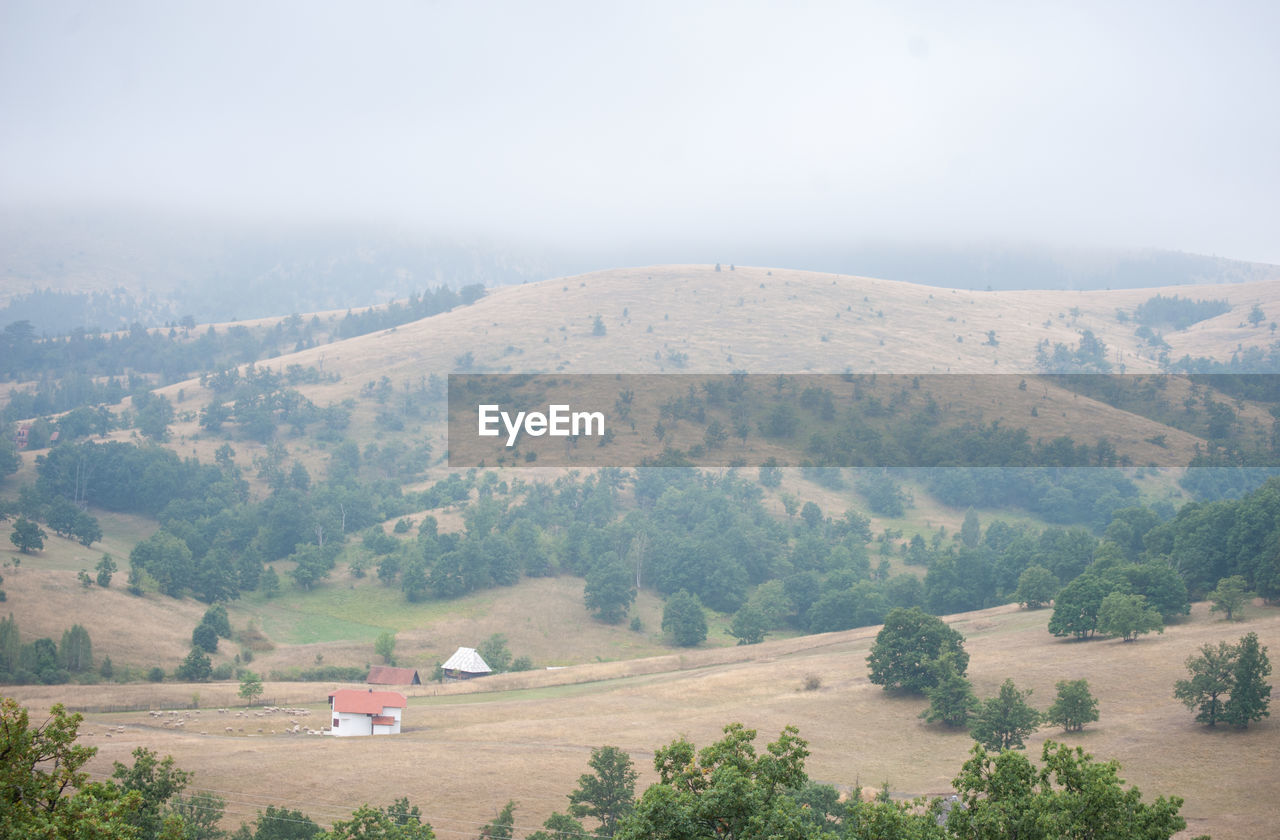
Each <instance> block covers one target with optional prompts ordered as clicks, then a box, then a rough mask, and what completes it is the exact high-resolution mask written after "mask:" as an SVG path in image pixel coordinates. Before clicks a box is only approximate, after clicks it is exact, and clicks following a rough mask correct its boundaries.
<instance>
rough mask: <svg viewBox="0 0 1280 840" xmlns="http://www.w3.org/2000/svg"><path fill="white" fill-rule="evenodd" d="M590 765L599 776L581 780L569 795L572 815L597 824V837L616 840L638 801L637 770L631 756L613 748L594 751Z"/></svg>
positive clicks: (585, 774)
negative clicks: (588, 818)
mask: <svg viewBox="0 0 1280 840" xmlns="http://www.w3.org/2000/svg"><path fill="white" fill-rule="evenodd" d="M587 763H588V764H590V765H591V769H592V770H594V771H595V773H584V774H582V775H581V776H579V777H578V787H577V788H575V789H574V790H573V792H572V793H570V794H569V813H570V814H572V815H573V816H575V817H590V818H592V819H594V820H597V821H598V822H599V823H600V827H599V828H597V829H596V832H595V833H596V836H598V837H612V836H613V835H614V832H615V831H617V828H618V822H619V821H620V820H621V819H622V818H623V817H625V816H626V815H627V814H629V813H630V812H631V808H632V807H633V804H634V801H635V797H636V777H637V776H636V770H635V766H634V764H632V761H631V756H629V755H627V754H626V753H625V752H623V751H622V750H620V749H618V748H617V747H611V746H603V747H597V748H596V749H593V750H592V751H591V759H590V760H589V761H588V762H587Z"/></svg>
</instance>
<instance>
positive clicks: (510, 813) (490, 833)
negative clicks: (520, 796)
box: [478, 799, 516, 840]
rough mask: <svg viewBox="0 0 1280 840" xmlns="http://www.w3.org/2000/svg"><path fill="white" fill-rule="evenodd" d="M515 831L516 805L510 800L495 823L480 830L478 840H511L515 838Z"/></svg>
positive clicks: (495, 819) (494, 820)
mask: <svg viewBox="0 0 1280 840" xmlns="http://www.w3.org/2000/svg"><path fill="white" fill-rule="evenodd" d="M515 830H516V803H515V801H514V800H511V799H509V800H507V804H506V805H503V806H502V810H501V811H499V812H498V816H496V817H494V819H493V822H491V823H486V824H485V826H484V828H482V829H480V837H479V838H478V840H511V838H512V837H514V836H515Z"/></svg>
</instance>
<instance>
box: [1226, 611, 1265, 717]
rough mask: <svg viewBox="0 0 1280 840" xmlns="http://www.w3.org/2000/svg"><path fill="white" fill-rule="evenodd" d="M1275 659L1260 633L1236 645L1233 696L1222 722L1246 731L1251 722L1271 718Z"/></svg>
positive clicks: (1248, 636)
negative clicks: (1260, 642)
mask: <svg viewBox="0 0 1280 840" xmlns="http://www.w3.org/2000/svg"><path fill="white" fill-rule="evenodd" d="M1270 675H1271V660H1270V659H1268V658H1267V649H1266V648H1265V647H1262V646H1260V645H1259V644H1258V634H1257V633H1248V634H1246V635H1245V636H1244V637H1243V638H1241V639H1240V642H1239V644H1237V645H1236V652H1235V662H1234V663H1233V666H1232V669H1231V696H1230V697H1229V698H1228V699H1227V702H1226V703H1225V704H1224V705H1223V707H1222V719H1223V720H1224V721H1225V722H1227V723H1229V724H1231V725H1232V726H1234V727H1235V728H1236V729H1245V728H1246V727H1248V726H1249V724H1250V723H1252V722H1253V721H1256V720H1262V719H1263V718H1264V717H1270V715H1271V712H1270V711H1269V710H1268V708H1267V707H1268V706H1270V704H1271V686H1270V685H1269V684H1268V683H1267V677H1269V676H1270Z"/></svg>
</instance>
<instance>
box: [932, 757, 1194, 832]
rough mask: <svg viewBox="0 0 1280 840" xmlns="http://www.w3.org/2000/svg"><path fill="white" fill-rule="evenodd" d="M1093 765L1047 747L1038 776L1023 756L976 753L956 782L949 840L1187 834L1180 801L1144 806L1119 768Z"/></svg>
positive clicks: (1160, 799)
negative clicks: (956, 798) (963, 839)
mask: <svg viewBox="0 0 1280 840" xmlns="http://www.w3.org/2000/svg"><path fill="white" fill-rule="evenodd" d="M1092 758H1093V757H1092V756H1091V755H1089V754H1088V753H1086V752H1084V750H1082V749H1080V748H1079V747H1077V748H1075V749H1074V750H1073V749H1071V748H1070V747H1068V746H1066V745H1064V744H1058V743H1055V742H1053V741H1046V742H1045V744H1044V749H1043V750H1042V752H1041V760H1042V761H1043V762H1044V764H1043V766H1042V767H1041V768H1039V769H1037V768H1036V767H1035V766H1034V765H1033V764H1032V763H1031V761H1030V759H1028V758H1027V757H1026V756H1025V755H1023V754H1021V753H1017V752H1010V751H1005V752H1001V753H1000V754H998V755H991V754H989V753H988V752H987V751H986V750H985V749H983V748H982V747H981V746H980V745H979V746H975V747H974V748H973V752H972V753H971V758H970V759H969V760H968V761H966V762H965V764H964V767H963V768H962V769H961V772H960V775H959V776H957V777H956V779H955V780H954V782H953V783H952V784H953V785H954V787H955V790H956V791H957V793H958V794H959V797H960V802H959V807H955V808H952V809H951V812H950V813H949V814H948V815H947V822H946V827H947V836H949V837H983V838H988V837H989V838H1026V839H1027V840H1058V838H1086V837H1088V838H1096V840H1130V838H1144V840H1169V838H1171V837H1172V836H1173V835H1174V834H1176V833H1177V832H1179V831H1182V830H1183V829H1185V828H1186V826H1187V823H1186V820H1184V819H1183V818H1182V817H1181V816H1179V815H1178V810H1179V809H1180V808H1181V807H1182V799H1181V798H1179V797H1177V796H1172V797H1169V798H1167V799H1166V798H1165V797H1163V796H1161V797H1157V798H1156V800H1155V801H1154V802H1151V803H1146V802H1143V801H1142V793H1141V791H1139V790H1138V789H1137V788H1134V787H1131V788H1128V789H1125V788H1123V787H1122V785H1123V784H1124V782H1123V781H1122V780H1121V779H1120V778H1119V775H1118V773H1119V770H1120V765H1119V764H1117V763H1116V762H1114V761H1109V762H1106V763H1099V762H1095V761H1093V760H1092Z"/></svg>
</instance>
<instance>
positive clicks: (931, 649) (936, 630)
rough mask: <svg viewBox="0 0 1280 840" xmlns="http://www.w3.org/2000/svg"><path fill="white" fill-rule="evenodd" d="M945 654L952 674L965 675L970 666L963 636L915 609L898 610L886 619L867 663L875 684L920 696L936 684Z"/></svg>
mask: <svg viewBox="0 0 1280 840" xmlns="http://www.w3.org/2000/svg"><path fill="white" fill-rule="evenodd" d="M947 655H949V656H950V658H951V665H952V667H953V668H954V669H955V672H956V673H957V674H959V675H960V676H964V673H965V671H966V670H967V669H968V667H969V654H967V653H966V652H965V650H964V636H962V635H960V633H959V632H957V631H956V630H953V629H951V628H950V627H948V626H947V625H946V623H945V622H944V621H943V620H942V619H940V618H938V617H937V616H932V615H929V614H928V613H926V612H924V611H923V610H921V609H919V608H918V607H912V608H910V609H903V608H901V607H899V608H897V609H894V610H891V611H890V612H889V615H888V616H886V617H885V620H884V627H882V628H881V629H880V632H879V633H877V634H876V641H875V644H873V645H872V646H871V655H870V656H868V657H867V664H868V665H869V666H870V668H871V681H872V682H873V683H875V684H876V685H882V686H884V687H885V688H886V689H903V690H904V691H910V692H913V693H915V694H923V693H924V692H925V691H926V690H927V689H929V688H931V687H932V686H934V685H936V684H937V682H938V676H939V673H938V664H939V661H940V660H941V659H942V657H943V656H947Z"/></svg>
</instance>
